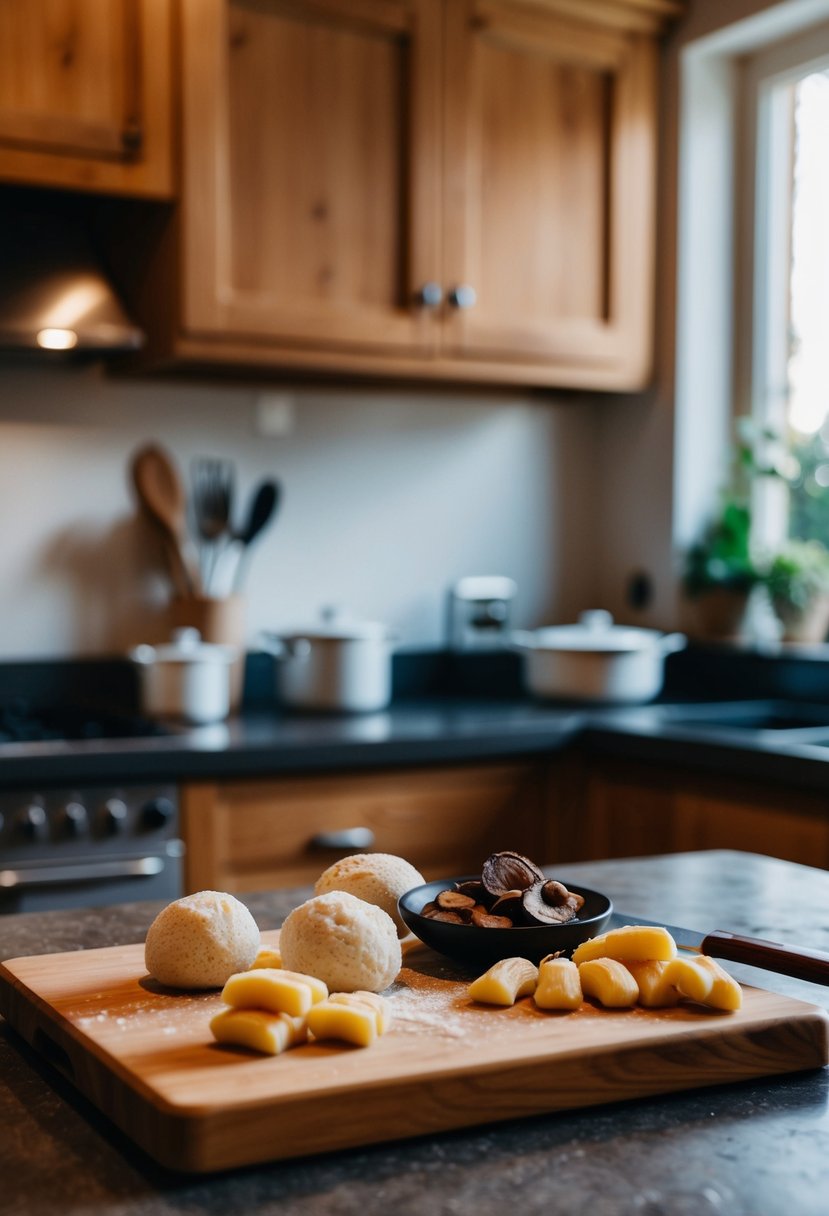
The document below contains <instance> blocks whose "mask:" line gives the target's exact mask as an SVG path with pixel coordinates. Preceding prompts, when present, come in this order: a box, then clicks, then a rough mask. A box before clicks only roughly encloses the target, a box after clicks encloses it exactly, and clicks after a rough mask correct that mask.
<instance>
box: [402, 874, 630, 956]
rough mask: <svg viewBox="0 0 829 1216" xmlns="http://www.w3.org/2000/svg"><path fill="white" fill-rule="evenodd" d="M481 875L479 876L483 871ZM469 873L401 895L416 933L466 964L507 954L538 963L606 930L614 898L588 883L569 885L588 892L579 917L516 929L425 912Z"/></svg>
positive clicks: (581, 892)
mask: <svg viewBox="0 0 829 1216" xmlns="http://www.w3.org/2000/svg"><path fill="white" fill-rule="evenodd" d="M476 877H478V878H480V875H477V876H476ZM469 881H471V879H470V877H466V878H443V879H440V880H439V881H436V882H427V883H424V884H423V885H422V886H419V887H414V888H413V889H412V890H411V891H407V892H406V894H405V895H403V896H401V898H400V899H399V901H398V907H399V909H400V915H401V916H402V917H403V920H404V921H405V923H406V925H407V926H408V927H409V928H410V929H411V931H412V933H414V934H415V936H416V937H419V938H420V940H421V941H422V942H424V943H425V944H426V945H427V946H431V948H432V949H433V950H437V952H438V953H439V954H445V955H447V957H448V958H451V959H454V960H455V961H456V962H458V963H463V964H464V965H465V966H467V967H480V968H481V969H483V970H485V969H486V968H487V967H490V966H492V964H493V963H497V962H498V960H499V959H502V958H528V959H530V961H531V962H534V963H538V962H540V961H541V959H542V958H544V957H545V955H547V954H555V953H556V952H557V951H559V950H563V951H565V952H566V953H568V954H569V953H571V952H572V951H573V950H575V948H576V946H578V945H579V943H580V942H583V941H586V940H587V938H588V937H595V936H596V934H597V933H601V932H603V930H604V929H605V927H606V925H607V923H608V921H609V920H610V917H611V914H612V912H613V904H612V903H611V901H610V900H609V899H608V897H607V896H606V895H602V894H601V893H600V892H599V891H590V890H588V889H587V887H572V886H571V887H568V890H570V891H573V892H574V893H575V894H576V895H582V896H584V906H583V907H582V908H581V910H580V912H579V915H578V917H577V918H576V919H575V920H570V921H565V922H564V923H563V924H560V925H526V926H524V925H522V926H514V927H513V928H511V929H479V928H478V927H477V925H453V924H449V923H447V922H446V921H440V920H432V919H431V918H430V917H428V916H422V915H421V908H423V907H424V905H425V904H427V903H429V902H430V900H433V899H434V898H435V896H436V895H437V894H438V893H439V892H440V891H446V890H449V889H451V888H453V887H454V885H455V883H458V882H469Z"/></svg>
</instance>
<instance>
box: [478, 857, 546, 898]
mask: <svg viewBox="0 0 829 1216" xmlns="http://www.w3.org/2000/svg"><path fill="white" fill-rule="evenodd" d="M481 881H482V882H483V884H484V887H485V888H486V890H487V891H488V892H489V893H490V895H494V896H495V897H496V898H500V897H501V896H503V895H506V894H507V892H508V891H526V889H527V888H528V887H531V886H533V884H534V883H539V882H544V881H545V879H544V875H543V874H542V872H541V870H539V868H538V866H537V865H536V864H535V862H533V861H530V859H529V857H524V856H523V855H522V854H521V853H513V852H510V851H509V850H505V851H504V852H501V853H491V854H490V855H489V857H487V859H486V861H485V862H484V864H483V867H482V870H481Z"/></svg>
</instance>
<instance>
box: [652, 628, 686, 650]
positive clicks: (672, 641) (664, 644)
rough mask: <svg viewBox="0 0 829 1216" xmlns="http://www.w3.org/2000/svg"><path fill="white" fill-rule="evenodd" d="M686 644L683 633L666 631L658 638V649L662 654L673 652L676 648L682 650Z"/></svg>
mask: <svg viewBox="0 0 829 1216" xmlns="http://www.w3.org/2000/svg"><path fill="white" fill-rule="evenodd" d="M687 645H688V639H687V638H686V636H685V634H684V633H666V634H665V636H664V637H663V638H662V639H661V640H660V643H659V649H660V650H661V651H662V653H663V654H673V653H674V652H675V651H677V650H684V649H685V647H686V646H687Z"/></svg>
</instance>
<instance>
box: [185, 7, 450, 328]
mask: <svg viewBox="0 0 829 1216" xmlns="http://www.w3.org/2000/svg"><path fill="white" fill-rule="evenodd" d="M436 11H437V10H436V8H435V6H434V4H433V3H432V0H392V2H391V3H389V2H387V0H383V2H381V0H374V2H373V3H372V2H371V0H363V2H362V3H361V4H359V5H351V4H348V3H346V0H341V2H339V3H338V2H337V0H325V3H314V2H313V0H309V2H308V3H304V4H298V3H295V2H290V0H272V3H269V4H262V3H259V2H258V0H187V2H186V3H185V5H184V15H185V36H184V55H185V72H184V78H185V98H184V101H185V109H184V119H185V145H186V158H185V186H186V195H185V216H186V219H185V225H184V239H185V241H186V265H187V271H188V272H187V290H186V296H185V317H184V321H185V328H186V329H188V330H189V331H190V332H194V333H195V332H204V333H209V332H213V333H215V334H222V335H226V336H231V335H236V336H247V337H249V338H252V339H254V340H255V339H257V338H258V339H269V340H273V341H280V340H281V341H286V340H287V341H293V342H296V343H309V344H317V345H322V346H323V347H325V346H329V345H343V346H346V347H348V346H363V347H368V348H371V347H374V348H376V347H380V348H383V347H394V346H395V345H398V346H400V347H403V348H405V347H408V346H415V347H423V348H424V349H425V348H428V347H429V345H430V344H431V343H432V341H433V338H432V334H433V332H434V329H435V323H434V319H433V318H431V317H430V316H427V315H426V314H424V313H423V312H422V311H421V310H419V309H417V308H415V307H413V305H412V291H413V284H414V283H415V282H417V281H418V280H419V279H420V278H422V279H423V280H424V281H425V279H427V278H433V279H436V278H438V277H439V270H438V245H437V237H436V232H437V224H436V222H435V215H436V207H437V176H436V175H437V168H438V164H437V157H438V142H437V141H438V135H439V133H438V129H437V117H436V116H437V105H438V99H437V87H438V73H437V65H436V64H435V63H432V62H431V59H430V58H429V57H428V56H427V55H426V54H425V52H424V50H423V43H422V37H423V34H424V31H425V29H426V28H427V27H428V25H429V22H430V20H431V21H432V22H434V21H435V13H436ZM410 87H411V90H412V96H413V103H412V106H411V107H410V104H409V100H408V96H407V93H408V90H409V88H410ZM414 114H416V116H417V120H418V127H417V170H418V176H417V181H416V182H415V180H414V175H413V151H414V139H415V137H414V135H413V122H412V119H413V115H414ZM415 195H417V197H418V202H419V204H420V205H421V206H422V207H423V208H424V209H423V210H419V211H418V212H417V214H416V215H415V212H414V208H413V205H412V200H413V196H415Z"/></svg>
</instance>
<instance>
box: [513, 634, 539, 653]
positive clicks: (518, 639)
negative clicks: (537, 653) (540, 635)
mask: <svg viewBox="0 0 829 1216" xmlns="http://www.w3.org/2000/svg"><path fill="white" fill-rule="evenodd" d="M509 645H510V647H511V648H512V649H513V650H518V651H521V652H523V651H525V650H535V638H534V637H533V635H532V633H531V632H530V631H529V630H527V629H514V630H513V631H512V633H511V634H510V635H509Z"/></svg>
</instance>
